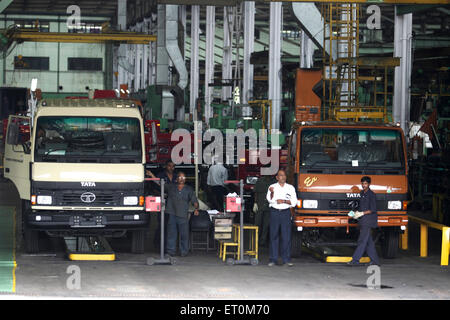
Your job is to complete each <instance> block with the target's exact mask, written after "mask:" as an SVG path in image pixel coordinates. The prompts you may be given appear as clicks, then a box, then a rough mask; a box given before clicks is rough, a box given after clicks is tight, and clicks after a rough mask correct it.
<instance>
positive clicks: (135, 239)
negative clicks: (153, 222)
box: [131, 230, 145, 254]
mask: <svg viewBox="0 0 450 320" xmlns="http://www.w3.org/2000/svg"><path fill="white" fill-rule="evenodd" d="M144 247H145V230H135V231H132V232H131V253H138V254H141V253H144Z"/></svg>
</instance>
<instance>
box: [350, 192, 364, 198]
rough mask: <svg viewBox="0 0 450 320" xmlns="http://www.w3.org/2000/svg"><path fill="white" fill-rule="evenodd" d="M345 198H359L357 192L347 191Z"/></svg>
mask: <svg viewBox="0 0 450 320" xmlns="http://www.w3.org/2000/svg"><path fill="white" fill-rule="evenodd" d="M347 198H361V195H360V194H359V193H347Z"/></svg>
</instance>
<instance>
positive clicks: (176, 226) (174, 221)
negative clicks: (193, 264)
mask: <svg viewBox="0 0 450 320" xmlns="http://www.w3.org/2000/svg"><path fill="white" fill-rule="evenodd" d="M168 218H169V221H168V222H167V246H166V248H167V253H168V254H170V255H172V256H173V255H175V253H176V252H177V235H180V253H181V254H182V255H185V254H187V253H188V252H189V219H188V218H187V217H186V218H184V217H177V216H176V215H174V214H168ZM177 231H178V232H177Z"/></svg>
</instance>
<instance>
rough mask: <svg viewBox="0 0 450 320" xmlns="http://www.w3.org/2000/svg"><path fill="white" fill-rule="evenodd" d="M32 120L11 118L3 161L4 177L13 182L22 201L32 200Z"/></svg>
mask: <svg viewBox="0 0 450 320" xmlns="http://www.w3.org/2000/svg"><path fill="white" fill-rule="evenodd" d="M30 142H31V140H30V118H29V117H22V116H10V117H9V120H8V129H7V132H6V141H5V157H4V159H3V167H4V173H3V174H4V177H5V178H7V179H9V180H11V181H12V182H13V183H14V185H15V186H16V188H17V190H18V191H19V195H20V198H21V199H25V200H30V162H31V150H30V146H31V143H30Z"/></svg>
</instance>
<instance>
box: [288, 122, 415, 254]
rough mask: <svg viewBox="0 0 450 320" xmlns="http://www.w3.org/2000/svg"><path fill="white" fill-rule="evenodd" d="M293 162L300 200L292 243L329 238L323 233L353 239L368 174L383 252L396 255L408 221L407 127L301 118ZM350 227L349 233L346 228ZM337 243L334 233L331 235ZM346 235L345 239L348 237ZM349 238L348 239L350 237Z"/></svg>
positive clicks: (293, 138) (291, 146) (291, 153)
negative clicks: (354, 214) (363, 180)
mask: <svg viewBox="0 0 450 320" xmlns="http://www.w3.org/2000/svg"><path fill="white" fill-rule="evenodd" d="M288 158H289V159H288V163H289V170H290V172H291V173H293V174H290V175H289V176H290V179H291V181H290V182H291V183H292V184H293V185H294V186H295V187H296V189H297V193H298V199H299V201H298V203H297V207H296V208H295V216H294V219H293V223H294V225H295V227H296V231H298V232H294V234H293V241H297V242H300V244H297V246H294V248H296V249H299V248H301V243H302V242H303V243H310V244H311V243H312V242H320V241H322V242H326V241H327V240H324V239H322V237H321V236H322V235H324V236H325V235H328V238H330V234H336V233H339V232H340V233H341V234H344V235H346V236H347V237H350V235H351V234H352V233H353V232H351V231H353V229H352V228H354V227H356V226H357V221H356V220H354V219H352V218H350V217H349V216H348V213H349V212H350V211H352V210H353V211H357V210H358V206H359V198H360V192H361V191H362V187H361V178H362V177H363V176H369V177H370V178H371V180H372V183H371V186H370V188H371V190H372V191H373V192H375V194H376V197H377V213H378V227H379V228H378V229H379V231H380V233H379V235H380V237H379V239H381V246H382V251H383V256H384V257H385V258H394V257H395V256H396V254H397V250H398V246H399V245H398V241H399V235H400V233H401V232H402V231H403V230H404V229H405V227H406V226H407V224H408V216H407V204H408V201H407V200H408V180H407V176H408V166H407V154H406V143H405V137H404V133H403V131H402V129H401V128H400V127H398V126H396V125H390V124H368V123H342V122H310V123H308V122H296V123H295V124H294V126H293V131H292V132H291V135H290V140H289V155H288ZM343 230H345V231H344V232H342V231H343ZM331 238H332V239H333V241H336V237H335V236H331ZM344 238H345V237H344ZM347 240H348V239H347Z"/></svg>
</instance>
